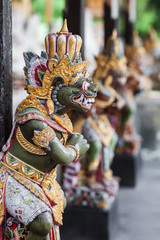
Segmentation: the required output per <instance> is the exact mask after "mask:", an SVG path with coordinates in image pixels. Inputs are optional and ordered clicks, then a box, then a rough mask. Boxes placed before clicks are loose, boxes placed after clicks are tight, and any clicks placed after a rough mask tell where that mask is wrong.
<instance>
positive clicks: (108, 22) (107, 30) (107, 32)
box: [104, 0, 118, 45]
mask: <svg viewBox="0 0 160 240" xmlns="http://www.w3.org/2000/svg"><path fill="white" fill-rule="evenodd" d="M112 1H113V0H106V1H105V2H104V43H105V45H106V43H107V41H108V39H109V38H110V37H111V35H112V31H113V29H114V28H116V29H117V32H118V17H114V18H113V17H112V16H111V5H112ZM116 3H117V4H118V1H117V2H116Z"/></svg>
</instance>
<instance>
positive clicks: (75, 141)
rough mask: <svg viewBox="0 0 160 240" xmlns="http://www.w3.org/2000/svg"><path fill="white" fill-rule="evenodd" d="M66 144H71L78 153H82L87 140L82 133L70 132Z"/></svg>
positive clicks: (85, 147) (84, 150)
mask: <svg viewBox="0 0 160 240" xmlns="http://www.w3.org/2000/svg"><path fill="white" fill-rule="evenodd" d="M67 145H72V146H74V147H76V148H77V149H78V150H79V155H80V156H81V155H83V154H84V153H85V152H86V151H87V150H88V149H89V144H88V143H87V140H86V139H84V137H83V135H81V134H79V133H72V134H70V135H69V137H68V140H67Z"/></svg>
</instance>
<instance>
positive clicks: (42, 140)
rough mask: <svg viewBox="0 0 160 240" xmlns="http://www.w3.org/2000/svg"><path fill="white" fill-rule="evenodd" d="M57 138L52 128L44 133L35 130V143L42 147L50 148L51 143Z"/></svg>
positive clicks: (43, 131) (48, 128) (46, 129)
mask: <svg viewBox="0 0 160 240" xmlns="http://www.w3.org/2000/svg"><path fill="white" fill-rule="evenodd" d="M55 136H56V134H55V132H54V130H53V129H52V128H51V127H49V126H48V127H47V128H45V129H43V130H42V131H37V130H34V137H33V138H32V140H33V142H34V143H35V144H36V145H37V146H40V147H43V148H48V146H49V143H50V141H51V140H52V139H53V138H54V137H55Z"/></svg>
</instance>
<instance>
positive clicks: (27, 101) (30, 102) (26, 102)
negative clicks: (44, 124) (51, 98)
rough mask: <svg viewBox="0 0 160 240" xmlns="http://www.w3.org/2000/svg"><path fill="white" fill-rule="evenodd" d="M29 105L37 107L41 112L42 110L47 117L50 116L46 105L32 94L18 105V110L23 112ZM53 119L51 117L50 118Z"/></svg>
mask: <svg viewBox="0 0 160 240" xmlns="http://www.w3.org/2000/svg"><path fill="white" fill-rule="evenodd" d="M28 107H31V108H32V107H33V108H37V109H38V110H39V111H40V112H42V113H43V114H44V115H45V116H46V117H47V118H50V117H49V115H48V114H47V111H46V109H45V107H44V106H43V105H42V104H41V102H40V101H39V100H38V99H37V98H36V97H35V96H34V95H33V94H30V95H29V96H28V97H26V99H24V100H23V101H22V102H21V104H20V105H19V106H18V108H17V111H18V112H21V111H23V110H24V109H26V108H28ZM50 119H51V118H50Z"/></svg>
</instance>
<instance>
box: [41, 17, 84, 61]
mask: <svg viewBox="0 0 160 240" xmlns="http://www.w3.org/2000/svg"><path fill="white" fill-rule="evenodd" d="M45 45H46V52H47V54H48V57H49V59H52V58H53V57H54V55H55V54H57V55H58V57H59V59H60V60H61V59H62V58H63V57H64V55H66V54H67V53H68V54H69V56H70V59H71V61H72V60H73V58H74V57H75V53H79V52H80V49H81V46H82V38H81V37H80V36H78V35H72V34H71V33H69V31H68V27H67V20H66V19H65V20H64V23H63V26H62V29H61V30H60V32H57V33H51V34H48V35H47V36H46V37H45Z"/></svg>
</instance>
